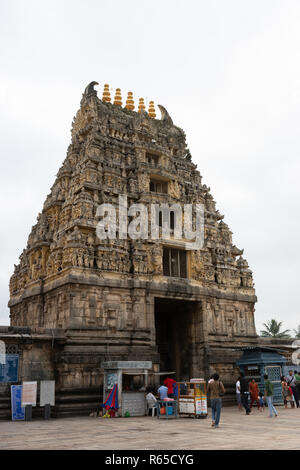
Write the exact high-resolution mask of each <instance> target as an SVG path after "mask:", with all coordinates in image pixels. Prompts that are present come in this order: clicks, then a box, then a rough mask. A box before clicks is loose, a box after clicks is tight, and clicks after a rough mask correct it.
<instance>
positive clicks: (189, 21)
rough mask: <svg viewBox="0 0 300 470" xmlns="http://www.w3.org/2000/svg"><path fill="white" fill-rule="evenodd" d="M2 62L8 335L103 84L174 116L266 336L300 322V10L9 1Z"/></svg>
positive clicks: (266, 5) (239, 0)
mask: <svg viewBox="0 0 300 470" xmlns="http://www.w3.org/2000/svg"><path fill="white" fill-rule="evenodd" d="M0 51H1V52H0V67H1V73H0V134H1V135H0V138H1V147H0V149H1V172H0V197H1V200H0V215H1V232H0V247H1V248H0V250H1V252H0V324H2V325H5V324H9V312H8V308H7V302H8V297H9V294H8V282H9V277H10V276H11V274H12V272H13V265H14V263H17V262H18V257H19V255H20V254H21V252H22V250H23V248H25V246H26V243H27V237H28V235H29V232H30V230H31V226H32V225H34V223H35V221H36V216H37V214H38V212H40V211H41V209H42V206H43V203H44V200H45V198H46V195H47V194H48V193H49V190H50V187H51V186H52V184H53V182H54V180H55V175H56V173H57V171H58V169H59V167H60V166H61V164H62V162H63V160H64V158H65V155H66V150H67V146H68V145H69V143H70V128H71V122H72V119H73V116H74V115H75V113H76V111H77V109H78V107H79V102H80V99H81V95H82V92H83V91H84V88H85V86H86V85H87V84H88V83H89V82H91V81H92V80H96V81H98V82H99V84H100V86H99V87H96V88H98V90H99V91H98V95H99V96H100V97H101V96H102V89H103V84H104V83H109V84H110V86H111V87H112V88H113V89H115V88H116V87H120V88H121V89H122V94H123V97H125V94H126V93H127V91H128V90H131V91H133V93H134V96H135V98H136V99H137V98H138V97H140V96H142V97H144V98H147V99H148V100H150V99H153V100H154V101H155V103H156V104H157V103H160V104H163V105H164V106H165V107H166V108H167V110H168V111H169V113H170V115H171V116H172V118H173V121H174V123H175V124H176V125H178V126H180V127H182V128H183V129H184V130H185V132H186V134H187V141H188V145H189V148H190V151H191V154H192V158H193V161H194V162H195V163H197V165H198V169H199V170H200V172H201V174H202V176H203V182H204V183H205V184H207V185H208V186H210V187H211V192H212V195H213V196H214V198H215V200H216V202H217V208H218V209H219V210H220V212H221V213H223V214H225V219H224V221H225V222H226V223H227V224H228V225H229V227H230V229H231V230H232V231H233V233H234V235H233V242H234V244H236V245H237V246H238V247H239V248H244V249H245V252H244V256H245V257H246V258H247V260H248V262H249V265H250V268H251V269H252V270H253V274H254V281H255V287H256V291H257V296H258V303H257V305H256V314H255V318H256V327H257V330H258V331H260V330H261V328H262V323H263V322H265V321H267V320H269V319H271V318H275V319H277V320H280V321H283V327H284V328H291V329H292V328H296V327H297V325H299V324H300V315H299V313H300V312H299V298H298V296H299V293H300V282H299V267H300V255H299V247H298V241H299V230H300V221H299V213H300V210H299V209H300V184H299V173H300V171H299V170H300V163H299V162H300V160H299V151H300V145H299V129H300V2H299V1H297V0H294V1H293V0H288V1H286V0H281V1H277V0H259V1H256V0H236V1H233V0H215V1H214V0H209V1H207V0H186V1H185V2H183V1H176V0H160V1H158V0H151V1H145V0H126V1H124V0H106V1H103V0H98V1H97V0H84V1H83V0H80V1H79V0H51V1H48V0H0ZM157 114H158V115H159V112H157Z"/></svg>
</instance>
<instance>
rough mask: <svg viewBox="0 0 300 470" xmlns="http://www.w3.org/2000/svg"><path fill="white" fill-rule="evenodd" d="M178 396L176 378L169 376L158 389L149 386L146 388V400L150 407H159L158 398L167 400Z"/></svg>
mask: <svg viewBox="0 0 300 470" xmlns="http://www.w3.org/2000/svg"><path fill="white" fill-rule="evenodd" d="M177 396H178V388H177V382H176V380H174V379H172V378H170V377H167V378H166V379H165V380H164V382H163V384H162V385H160V387H159V388H158V389H157V391H156V390H154V389H153V387H151V386H149V387H147V388H146V401H147V405H148V409H149V408H157V406H158V402H157V400H158V399H159V400H166V399H172V398H176V397H177Z"/></svg>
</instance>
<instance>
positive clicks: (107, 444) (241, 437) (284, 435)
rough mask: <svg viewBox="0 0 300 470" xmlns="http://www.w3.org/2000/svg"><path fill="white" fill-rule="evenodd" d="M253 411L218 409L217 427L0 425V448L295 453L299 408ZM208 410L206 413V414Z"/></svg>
mask: <svg viewBox="0 0 300 470" xmlns="http://www.w3.org/2000/svg"><path fill="white" fill-rule="evenodd" d="M277 410H278V413H279V416H278V418H275V417H273V418H268V410H267V409H265V410H264V412H259V411H258V410H257V409H253V411H252V413H251V414H250V415H249V416H246V414H245V413H244V412H239V411H238V410H237V408H233V407H231V408H223V409H222V415H221V422H220V428H219V429H214V428H212V427H211V419H210V418H207V419H193V418H189V417H186V418H179V419H169V420H167V419H157V418H156V417H153V418H152V417H140V418H112V419H103V418H92V417H78V418H61V419H52V420H50V421H44V420H34V421H30V422H23V421H22V422H12V421H0V436H1V440H0V449H2V450H4V449H6V450H9V449H33V450H38V449H39V450H50V449H51V450H52V449H53V450H54V449H55V450H58V449H69V450H75V449H76V450H77V449H80V450H89V449H93V450H94V449H99V450H126V449H127V450H130V449H131V450H217V449H218V450H273V449H274V450H275V449H276V450H284V449H285V450H298V449H300V433H299V432H298V429H299V424H300V409H285V408H283V407H277ZM209 411H210V410H209Z"/></svg>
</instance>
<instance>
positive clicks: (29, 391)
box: [22, 382, 37, 407]
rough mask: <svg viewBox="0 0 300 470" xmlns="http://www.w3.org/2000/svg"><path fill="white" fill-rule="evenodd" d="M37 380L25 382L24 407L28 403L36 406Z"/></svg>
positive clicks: (23, 388) (23, 390)
mask: <svg viewBox="0 0 300 470" xmlns="http://www.w3.org/2000/svg"><path fill="white" fill-rule="evenodd" d="M36 392H37V382H23V384H22V407H24V406H26V405H32V406H36Z"/></svg>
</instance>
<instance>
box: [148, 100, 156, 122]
mask: <svg viewBox="0 0 300 470" xmlns="http://www.w3.org/2000/svg"><path fill="white" fill-rule="evenodd" d="M148 114H149V116H150V117H151V118H153V119H154V118H155V117H156V113H155V107H154V101H149V109H148Z"/></svg>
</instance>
